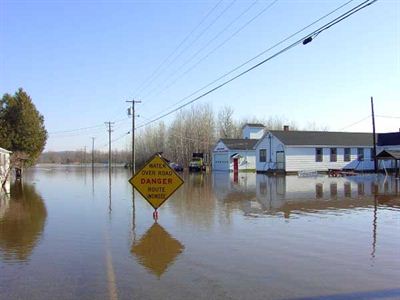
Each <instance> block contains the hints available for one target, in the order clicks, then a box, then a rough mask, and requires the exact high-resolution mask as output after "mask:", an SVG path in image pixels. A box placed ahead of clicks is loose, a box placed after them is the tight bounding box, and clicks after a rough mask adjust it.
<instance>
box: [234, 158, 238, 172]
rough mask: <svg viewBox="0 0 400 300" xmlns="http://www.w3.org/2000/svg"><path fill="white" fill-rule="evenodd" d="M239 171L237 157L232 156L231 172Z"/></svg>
mask: <svg viewBox="0 0 400 300" xmlns="http://www.w3.org/2000/svg"><path fill="white" fill-rule="evenodd" d="M238 171H239V159H238V158H234V159H233V172H235V173H236V172H238Z"/></svg>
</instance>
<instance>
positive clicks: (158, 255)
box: [131, 223, 184, 277]
mask: <svg viewBox="0 0 400 300" xmlns="http://www.w3.org/2000/svg"><path fill="white" fill-rule="evenodd" d="M183 249H184V246H183V245H182V244H181V243H180V242H179V241H178V240H176V239H174V238H173V237H172V236H171V235H170V234H169V233H168V232H167V231H165V229H164V228H163V227H161V226H160V225H159V224H158V223H154V224H153V226H151V228H150V229H149V230H148V231H147V232H146V233H145V235H143V236H142V237H141V239H140V240H139V241H135V242H134V243H133V245H132V249H131V252H132V254H133V255H135V256H136V258H137V260H138V261H139V263H140V264H142V265H143V266H144V267H145V268H146V269H148V270H150V271H151V272H153V273H154V274H156V275H157V276H158V277H160V276H161V275H162V274H163V273H164V272H165V271H166V270H167V268H168V266H169V265H170V264H172V263H173V262H174V261H175V259H176V258H177V257H178V255H179V254H180V253H182V251H183Z"/></svg>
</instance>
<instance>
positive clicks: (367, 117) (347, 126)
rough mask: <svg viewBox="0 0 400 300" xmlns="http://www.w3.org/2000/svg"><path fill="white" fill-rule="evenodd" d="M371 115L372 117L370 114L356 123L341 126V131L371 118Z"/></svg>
mask: <svg viewBox="0 0 400 300" xmlns="http://www.w3.org/2000/svg"><path fill="white" fill-rule="evenodd" d="M370 117H371V115H368V116H366V117H364V118H362V119H360V120H358V121H356V122H354V123H351V124H349V125H346V126H345V127H342V128H340V129H339V131H342V130H344V129H347V128H350V127H353V126H354V125H357V124H359V123H361V122H363V121H365V120H367V119H369V118H370Z"/></svg>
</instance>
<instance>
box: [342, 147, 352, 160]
mask: <svg viewBox="0 0 400 300" xmlns="http://www.w3.org/2000/svg"><path fill="white" fill-rule="evenodd" d="M350 155H351V148H344V155H343V160H344V161H350Z"/></svg>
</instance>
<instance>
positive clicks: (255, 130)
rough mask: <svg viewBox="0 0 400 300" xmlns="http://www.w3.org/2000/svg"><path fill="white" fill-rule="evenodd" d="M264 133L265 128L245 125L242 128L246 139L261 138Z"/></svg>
mask: <svg viewBox="0 0 400 300" xmlns="http://www.w3.org/2000/svg"><path fill="white" fill-rule="evenodd" d="M263 134H264V128H260V127H251V126H248V125H245V126H244V127H243V129H242V136H243V138H244V139H261V138H262V136H263Z"/></svg>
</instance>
